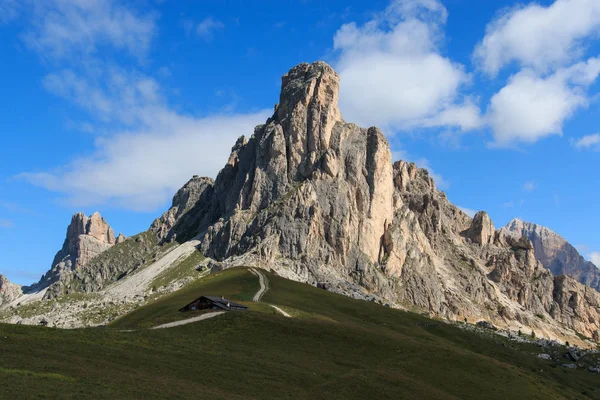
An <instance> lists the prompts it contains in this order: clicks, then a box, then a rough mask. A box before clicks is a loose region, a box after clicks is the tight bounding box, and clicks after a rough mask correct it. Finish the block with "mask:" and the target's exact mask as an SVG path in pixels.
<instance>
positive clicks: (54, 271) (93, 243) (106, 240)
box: [32, 213, 121, 290]
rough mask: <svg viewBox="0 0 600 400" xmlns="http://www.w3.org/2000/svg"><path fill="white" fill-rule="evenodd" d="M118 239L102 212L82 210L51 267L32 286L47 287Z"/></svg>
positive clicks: (70, 227)
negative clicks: (90, 213)
mask: <svg viewBox="0 0 600 400" xmlns="http://www.w3.org/2000/svg"><path fill="white" fill-rule="evenodd" d="M120 240H121V239H120ZM115 243H116V239H115V234H114V232H113V230H112V228H111V227H110V226H109V225H108V223H107V222H106V220H105V219H104V218H103V217H102V216H101V215H100V214H99V213H94V214H92V215H90V216H89V217H87V216H86V215H85V214H83V213H77V214H75V215H73V217H72V218H71V223H70V224H69V226H68V228H67V236H66V238H65V241H64V243H63V246H62V249H60V251H59V252H58V253H56V256H55V257H54V261H53V262H52V267H51V268H50V270H49V271H48V272H47V273H46V274H45V275H44V276H43V277H42V279H41V280H40V282H38V283H37V284H35V285H33V286H32V288H33V289H36V290H37V289H40V288H43V287H47V286H49V285H51V284H52V283H54V282H56V281H58V280H60V279H61V277H63V276H66V275H68V274H70V273H72V272H73V271H76V270H79V269H81V268H82V267H83V266H84V265H86V264H88V263H89V262H90V261H91V260H92V259H93V258H94V257H96V256H97V255H99V254H101V253H103V252H104V251H106V250H108V249H109V248H110V247H112V246H113V245H114V244H115Z"/></svg>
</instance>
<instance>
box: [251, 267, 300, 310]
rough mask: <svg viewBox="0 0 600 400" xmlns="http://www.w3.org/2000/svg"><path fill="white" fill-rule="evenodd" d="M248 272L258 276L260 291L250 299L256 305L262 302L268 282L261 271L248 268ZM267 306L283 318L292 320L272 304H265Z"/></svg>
mask: <svg viewBox="0 0 600 400" xmlns="http://www.w3.org/2000/svg"><path fill="white" fill-rule="evenodd" d="M250 272H252V273H253V274H254V275H256V276H258V280H259V282H260V289H258V292H256V294H255V295H254V298H253V299H252V301H254V302H255V303H258V302H260V301H261V300H262V297H263V296H264V294H265V293H266V292H267V290H269V280H268V279H267V277H266V276H265V274H263V273H262V272H261V271H259V270H257V269H254V268H250ZM267 305H268V306H270V307H273V308H274V309H275V311H277V312H278V313H279V314H281V315H283V316H284V317H287V318H292V316H291V315H290V314H288V313H287V312H285V311H283V310H282V309H281V308H279V307H277V306H274V305H273V304H267Z"/></svg>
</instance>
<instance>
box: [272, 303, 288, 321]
mask: <svg viewBox="0 0 600 400" xmlns="http://www.w3.org/2000/svg"><path fill="white" fill-rule="evenodd" d="M269 305H270V306H271V307H273V308H274V309H275V311H277V312H278V313H279V314H281V315H283V316H284V317H287V318H292V316H291V315H290V314H288V313H286V312H285V311H283V310H282V309H281V308H279V307H277V306H274V305H273V304H269Z"/></svg>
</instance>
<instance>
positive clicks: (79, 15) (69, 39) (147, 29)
mask: <svg viewBox="0 0 600 400" xmlns="http://www.w3.org/2000/svg"><path fill="white" fill-rule="evenodd" d="M29 11H30V14H31V29H29V30H28V31H27V32H26V33H25V35H24V37H25V42H26V43H27V44H28V45H29V46H30V47H31V48H33V49H35V50H36V51H37V52H38V53H40V55H42V56H43V57H44V58H52V59H55V60H60V59H64V58H71V57H73V56H74V57H76V58H80V57H81V56H82V55H93V54H94V53H96V51H97V50H98V49H99V48H100V47H102V46H110V47H112V48H116V49H119V50H125V51H127V52H128V53H130V54H132V55H134V56H136V57H138V58H139V59H143V58H145V56H146V54H147V52H148V50H149V48H150V44H151V42H152V39H153V38H154V35H155V33H156V25H155V19H156V16H155V14H153V13H142V12H137V11H135V10H134V9H131V8H128V7H127V6H125V5H124V4H122V3H121V2H116V1H113V0H106V1H62V0H47V1H43V2H35V3H34V4H33V6H32V7H30V10H29Z"/></svg>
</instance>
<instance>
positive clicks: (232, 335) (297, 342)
mask: <svg viewBox="0 0 600 400" xmlns="http://www.w3.org/2000/svg"><path fill="white" fill-rule="evenodd" d="M269 279H270V281H271V282H270V286H271V289H270V290H269V292H267V294H266V295H265V297H264V299H263V300H264V301H265V302H268V303H272V304H277V305H280V306H282V307H283V308H285V309H286V310H288V311H291V312H292V313H293V314H295V315H298V316H302V317H303V318H294V319H289V318H284V317H281V316H279V315H276V314H273V313H272V312H271V311H269V312H257V311H266V310H267V308H266V307H265V306H264V305H252V307H254V308H253V310H254V311H250V312H232V313H228V314H225V315H222V316H219V317H217V318H213V319H209V320H206V321H202V322H200V323H195V324H190V325H185V326H182V327H178V328H174V329H165V330H146V329H141V330H136V331H135V332H122V331H119V330H120V329H129V328H136V327H143V326H151V325H155V324H158V323H163V322H168V321H172V320H176V319H179V318H181V317H182V316H181V314H180V313H178V312H177V309H178V308H180V307H181V306H183V305H184V304H185V303H186V302H188V301H190V300H192V299H193V298H195V297H197V296H199V295H200V294H215V295H219V294H224V295H226V296H228V297H231V298H233V299H236V300H239V301H246V302H247V301H248V300H249V299H250V298H251V295H252V294H253V292H254V291H255V290H256V289H257V288H258V282H257V279H256V278H255V277H254V276H252V275H250V274H249V273H248V272H247V271H246V270H243V269H234V270H229V271H225V272H223V273H220V274H216V275H212V276H209V277H207V278H204V279H202V280H201V281H198V282H196V283H194V284H193V286H188V287H186V288H184V289H182V290H181V291H179V292H176V293H174V294H172V295H171V296H169V297H167V298H163V299H161V300H159V301H156V302H154V303H152V304H150V305H148V306H145V307H142V308H140V309H138V310H136V311H135V312H134V313H132V314H130V315H128V316H126V317H123V318H121V319H119V320H117V321H115V322H114V323H113V324H112V325H111V328H104V329H85V330H72V331H62V330H55V329H46V328H40V327H25V326H12V325H0V343H1V345H2V346H1V348H2V357H1V358H0V398H14V396H15V394H17V393H18V394H19V395H20V396H21V397H24V398H30V397H35V396H37V395H40V394H42V393H46V394H47V396H48V397H59V396H60V397H61V398H164V397H169V398H211V399H218V398H223V399H237V398H239V399H242V398H244V399H246V398H306V399H308V398H311V399H314V398H329V399H331V398H333V399H337V398H339V399H347V398H415V399H421V398H436V399H481V398H489V399H494V398H497V399H507V398H539V399H545V400H547V399H550V398H551V399H559V398H600V389H597V388H596V386H598V385H597V384H598V380H599V379H598V376H597V375H593V374H590V373H589V372H586V371H579V370H576V371H572V370H564V369H562V368H553V367H552V366H551V363H550V362H546V361H543V360H539V359H537V358H535V356H533V355H532V354H530V353H537V352H539V349H537V348H535V347H533V346H523V348H522V349H521V351H518V352H517V351H514V350H512V349H510V348H508V347H505V345H503V343H504V342H503V341H502V340H501V339H500V338H495V339H485V338H482V337H480V336H478V335H475V334H472V333H469V332H465V331H462V330H460V329H457V328H455V327H452V326H447V325H445V324H440V325H437V326H429V327H427V326H423V324H432V323H435V322H434V321H431V320H428V319H426V318H423V317H421V316H418V315H415V314H410V313H405V312H400V311H397V310H392V309H388V308H384V307H381V306H378V305H376V304H372V303H367V302H363V301H355V300H351V299H348V298H345V297H342V296H338V295H335V294H332V293H328V292H325V291H322V290H319V289H316V288H313V287H310V286H307V285H302V284H299V283H295V282H291V281H287V280H285V279H281V278H278V277H275V276H272V275H269ZM248 304H250V303H248ZM190 315H191V314H187V315H186V317H187V316H190ZM115 328H118V329H115ZM540 370H543V372H540Z"/></svg>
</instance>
